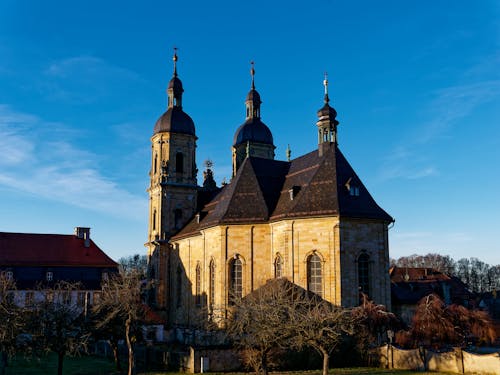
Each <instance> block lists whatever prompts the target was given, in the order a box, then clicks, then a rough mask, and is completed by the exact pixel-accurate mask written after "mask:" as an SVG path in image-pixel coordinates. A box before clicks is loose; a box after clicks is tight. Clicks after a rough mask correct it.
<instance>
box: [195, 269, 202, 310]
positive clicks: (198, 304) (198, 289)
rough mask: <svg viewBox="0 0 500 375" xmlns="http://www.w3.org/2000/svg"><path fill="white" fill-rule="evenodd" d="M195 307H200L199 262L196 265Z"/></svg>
mask: <svg viewBox="0 0 500 375" xmlns="http://www.w3.org/2000/svg"><path fill="white" fill-rule="evenodd" d="M195 281H196V295H195V299H196V306H201V265H200V262H198V264H197V265H196V280H195Z"/></svg>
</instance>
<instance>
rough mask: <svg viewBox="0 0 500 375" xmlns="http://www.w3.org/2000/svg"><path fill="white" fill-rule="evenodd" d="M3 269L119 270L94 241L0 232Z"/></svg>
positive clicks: (72, 237)
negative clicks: (5, 267)
mask: <svg viewBox="0 0 500 375" xmlns="http://www.w3.org/2000/svg"><path fill="white" fill-rule="evenodd" d="M1 266H12V267H13V266H25V267H26V266H35V267H39V266H52V267H57V266H64V267H71V266H73V267H103V268H105V267H118V264H117V263H116V262H115V261H113V260H112V259H111V258H110V257H108V256H107V255H106V254H105V253H104V252H103V251H102V250H101V249H100V248H99V247H98V246H97V245H96V244H95V243H94V242H93V241H92V240H90V243H89V247H85V242H84V239H83V238H78V237H76V236H74V235H63V234H34V233H8V232H0V267H1Z"/></svg>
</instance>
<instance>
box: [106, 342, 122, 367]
mask: <svg viewBox="0 0 500 375" xmlns="http://www.w3.org/2000/svg"><path fill="white" fill-rule="evenodd" d="M109 346H110V347H111V350H112V351H113V360H114V361H115V366H116V371H120V372H121V371H122V364H121V362H120V356H119V353H118V342H116V341H115V340H109Z"/></svg>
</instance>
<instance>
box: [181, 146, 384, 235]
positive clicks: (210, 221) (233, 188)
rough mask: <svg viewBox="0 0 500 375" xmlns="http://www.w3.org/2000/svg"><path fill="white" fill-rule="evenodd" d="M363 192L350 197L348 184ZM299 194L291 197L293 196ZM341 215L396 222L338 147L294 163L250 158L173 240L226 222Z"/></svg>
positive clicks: (316, 152) (312, 154) (293, 161)
mask: <svg viewBox="0 0 500 375" xmlns="http://www.w3.org/2000/svg"><path fill="white" fill-rule="evenodd" d="M348 182H349V183H350V184H351V185H352V186H356V187H357V189H358V191H359V194H358V195H357V196H352V195H350V194H349V189H348V187H347V186H346V184H347V183H348ZM290 191H292V192H293V193H294V196H293V199H291V195H290V194H291V193H290ZM331 215H341V216H344V217H351V218H365V219H375V220H381V221H384V222H391V221H393V219H392V217H391V216H390V215H389V214H387V213H386V212H385V211H384V210H383V209H382V208H380V207H379V206H378V205H377V203H376V202H375V200H374V199H373V198H372V196H371V195H370V193H369V192H368V190H367V189H366V188H365V186H364V185H363V183H362V182H361V180H360V179H359V178H358V176H357V175H356V173H355V172H354V170H353V169H352V167H351V166H350V165H349V163H348V162H347V160H346V159H345V157H344V155H343V154H342V152H341V151H340V150H339V149H338V147H336V146H335V145H333V144H332V145H331V146H330V147H329V148H325V152H324V153H323V155H322V156H319V153H318V150H314V151H312V152H310V153H308V154H306V155H303V156H301V157H299V158H296V159H294V160H292V161H290V162H286V161H278V160H270V159H263V158H256V157H249V158H246V159H245V160H244V161H243V163H242V164H241V166H240V168H239V169H238V171H237V173H236V176H235V177H234V178H233V179H232V181H231V183H230V184H228V185H226V186H225V187H224V188H223V189H222V190H221V191H220V192H219V194H217V195H216V196H215V198H213V199H212V200H211V201H210V202H209V203H208V204H206V205H205V206H204V207H203V208H202V210H201V211H200V212H199V219H198V218H197V217H196V216H195V217H194V218H193V219H192V220H191V221H190V222H189V223H188V224H187V225H186V226H185V227H184V228H182V229H181V231H180V232H179V233H177V234H176V235H175V236H174V237H173V239H174V240H175V239H180V238H184V237H187V236H190V235H193V234H197V233H199V231H200V230H201V229H204V228H208V227H211V226H215V225H220V224H244V223H265V222H269V221H275V220H281V219H284V218H297V217H317V216H331Z"/></svg>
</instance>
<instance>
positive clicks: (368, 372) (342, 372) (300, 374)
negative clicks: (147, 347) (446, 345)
mask: <svg viewBox="0 0 500 375" xmlns="http://www.w3.org/2000/svg"><path fill="white" fill-rule="evenodd" d="M248 374H252V373H246V372H226V373H215V372H214V373H210V375H248ZM271 374H272V375H321V370H313V371H287V372H271ZM138 375H179V373H178V372H157V371H156V372H155V371H153V372H141V373H139V374H138ZM329 375H450V374H449V373H445V372H422V371H407V370H387V369H382V368H376V367H354V368H335V369H330V372H329Z"/></svg>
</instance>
